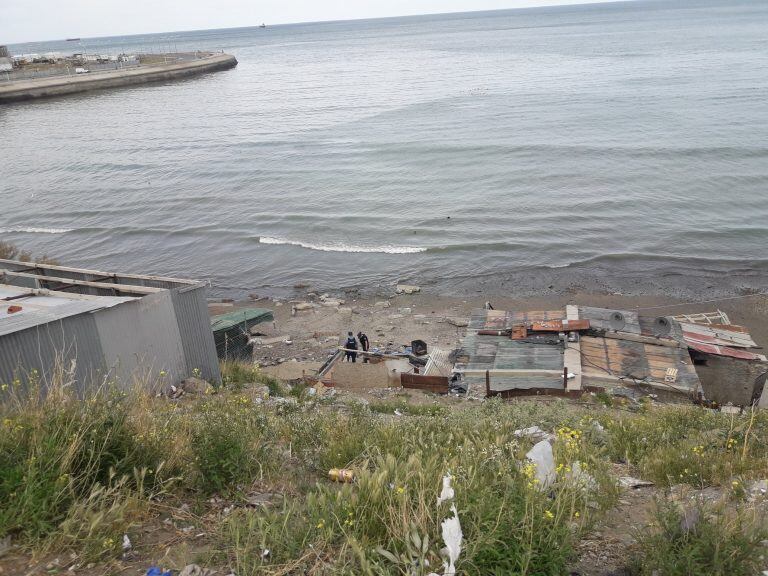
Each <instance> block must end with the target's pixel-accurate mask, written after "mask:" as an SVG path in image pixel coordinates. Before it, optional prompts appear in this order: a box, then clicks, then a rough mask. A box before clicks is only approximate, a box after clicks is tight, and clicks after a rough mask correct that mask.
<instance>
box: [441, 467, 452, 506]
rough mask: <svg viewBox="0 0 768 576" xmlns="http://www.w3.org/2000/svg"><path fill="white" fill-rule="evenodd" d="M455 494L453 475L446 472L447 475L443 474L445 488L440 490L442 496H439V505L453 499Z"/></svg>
mask: <svg viewBox="0 0 768 576" xmlns="http://www.w3.org/2000/svg"><path fill="white" fill-rule="evenodd" d="M455 495H456V492H455V491H454V489H453V487H452V486H451V475H450V474H446V475H445V476H443V489H442V491H441V492H440V496H438V497H437V505H438V506H440V504H442V503H443V502H447V501H448V500H453V497H454V496H455Z"/></svg>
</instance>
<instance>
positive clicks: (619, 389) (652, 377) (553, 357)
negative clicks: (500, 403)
mask: <svg viewBox="0 0 768 576" xmlns="http://www.w3.org/2000/svg"><path fill="white" fill-rule="evenodd" d="M718 314H721V313H718ZM714 317H715V313H707V314H697V315H689V316H685V317H683V318H681V319H680V320H683V321H680V320H679V319H676V318H674V317H654V316H645V315H640V314H638V313H637V312H634V311H629V310H609V309H605V308H593V307H589V306H566V308H565V310H549V311H540V312H506V311H500V310H477V311H475V312H473V314H472V317H471V320H470V322H469V326H468V328H467V335H466V337H465V338H464V340H463V343H462V347H461V349H460V351H459V362H458V363H457V364H456V365H455V367H454V371H455V372H458V373H460V374H462V377H463V380H464V382H465V384H467V385H469V387H470V389H473V390H474V391H475V393H477V391H478V390H483V388H485V392H486V394H488V395H501V396H506V397H511V396H521V395H531V394H547V395H559V396H578V395H580V394H582V393H583V392H584V391H599V390H612V391H614V392H615V393H621V394H626V395H630V396H631V395H635V394H637V393H645V394H647V393H651V392H652V393H654V394H656V395H658V396H660V397H663V398H665V399H666V400H674V399H682V398H689V399H692V400H702V399H705V400H707V401H711V402H716V403H718V404H725V403H729V402H730V403H732V404H734V405H738V406H747V405H750V404H753V403H755V402H758V401H760V399H761V397H762V401H761V405H763V404H766V405H768V393H766V391H765V382H766V379H767V377H766V373H767V372H768V363H766V358H765V356H763V355H761V354H757V353H755V352H753V351H750V350H748V349H749V348H754V347H756V346H757V345H756V344H755V342H754V341H753V340H752V338H751V337H750V335H749V334H748V333H747V330H746V329H745V328H743V327H741V326H734V325H731V324H728V323H727V322H728V320H727V318H726V319H725V320H724V322H726V324H716V323H713V322H712V318H714ZM700 322H701V323H700Z"/></svg>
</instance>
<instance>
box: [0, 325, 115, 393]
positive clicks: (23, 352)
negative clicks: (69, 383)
mask: <svg viewBox="0 0 768 576" xmlns="http://www.w3.org/2000/svg"><path fill="white" fill-rule="evenodd" d="M73 361H74V362H75V377H76V379H77V388H78V391H79V392H81V393H82V392H83V388H84V386H85V384H86V383H91V382H101V381H102V379H103V377H104V374H105V373H106V364H105V362H104V354H103V352H102V348H101V342H100V341H99V335H98V331H97V329H96V320H95V316H94V315H93V314H80V315H78V316H71V317H69V318H64V319H63V320H59V321H57V322H51V323H49V324H43V325H40V326H36V327H34V328H28V329H27V330H21V331H19V332H14V333H12V334H8V335H6V336H3V337H0V382H2V383H11V382H13V380H14V377H15V376H16V374H17V373H18V374H24V373H28V372H30V371H31V370H32V369H35V370H37V371H38V372H39V373H40V375H41V377H42V380H43V381H50V379H51V377H52V376H53V372H54V370H55V368H56V367H57V366H59V367H61V368H63V369H65V370H69V369H70V367H71V366H72V362H73ZM22 380H26V379H24V378H22Z"/></svg>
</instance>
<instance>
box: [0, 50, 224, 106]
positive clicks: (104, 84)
mask: <svg viewBox="0 0 768 576" xmlns="http://www.w3.org/2000/svg"><path fill="white" fill-rule="evenodd" d="M235 66H237V59H236V58H235V57H234V56H232V55H230V54H223V53H222V54H211V55H210V56H206V57H204V58H201V59H199V60H192V61H188V62H181V63H175V64H159V65H147V66H141V67H139V68H138V69H135V68H132V69H126V70H118V71H108V72H92V73H89V74H81V75H78V76H56V77H51V78H39V79H33V80H20V81H14V82H8V83H5V84H0V104H3V103H10V102H23V101H26V100H36V99H39V98H52V97H56V96H64V95H68V94H76V93H80V92H90V91H92V90H103V89H109V88H120V87H123V86H133V85H137V84H147V83H149V82H164V81H169V80H176V79H180V78H187V77H189V76H196V75H199V74H205V73H208V72H216V71H219V70H228V69H230V68H234V67H235Z"/></svg>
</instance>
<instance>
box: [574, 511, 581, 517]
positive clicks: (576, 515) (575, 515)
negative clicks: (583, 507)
mask: <svg viewBox="0 0 768 576" xmlns="http://www.w3.org/2000/svg"><path fill="white" fill-rule="evenodd" d="M579 516H581V514H579V511H578V510H576V512H574V513H573V517H574V518H578V517H579Z"/></svg>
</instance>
